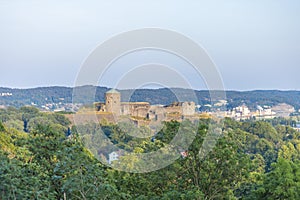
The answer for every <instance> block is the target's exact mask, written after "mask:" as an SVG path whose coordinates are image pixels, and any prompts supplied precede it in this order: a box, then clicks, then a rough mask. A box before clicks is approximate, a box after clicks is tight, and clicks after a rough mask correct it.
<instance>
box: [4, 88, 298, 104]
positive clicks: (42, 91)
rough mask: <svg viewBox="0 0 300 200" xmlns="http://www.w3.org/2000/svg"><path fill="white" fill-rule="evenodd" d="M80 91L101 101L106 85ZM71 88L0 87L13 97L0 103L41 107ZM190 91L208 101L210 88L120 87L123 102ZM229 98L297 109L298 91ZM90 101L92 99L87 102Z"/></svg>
mask: <svg viewBox="0 0 300 200" xmlns="http://www.w3.org/2000/svg"><path fill="white" fill-rule="evenodd" d="M82 88H83V90H85V91H87V93H89V92H93V91H95V98H94V99H93V100H94V101H100V102H104V93H105V92H106V91H108V90H109V88H106V87H95V86H82ZM73 89H74V88H71V87H41V88H31V89H11V88H0V94H2V93H11V94H12V96H0V105H6V106H14V107H18V108H19V107H22V106H25V105H31V104H35V105H36V106H37V107H41V106H42V105H45V104H51V103H59V102H61V103H72V99H73V98H72V95H73ZM191 92H195V94H196V96H197V98H198V99H197V101H198V102H197V103H198V104H200V105H205V104H209V103H211V99H210V95H209V91H206V90H201V91H197V90H195V91H191V90H188V89H179V88H171V89H167V88H161V89H137V90H121V93H122V101H133V102H134V101H147V102H149V103H150V104H163V105H167V104H170V103H172V102H174V101H178V98H177V97H176V95H175V94H178V95H179V96H180V97H181V98H182V100H187V101H191V99H190V98H189V97H190V96H191V95H190V94H191ZM226 97H227V100H228V103H229V104H228V109H230V108H233V107H236V106H239V105H242V104H246V105H247V106H249V107H250V109H256V106H257V105H268V106H273V105H277V104H279V103H287V104H290V105H292V106H294V107H295V108H296V110H298V109H300V91H277V90H257V91H244V92H242V91H226ZM78 100H79V103H80V102H81V103H83V102H85V100H86V96H85V95H84V94H82V96H81V97H80V98H78ZM90 103H91V102H90Z"/></svg>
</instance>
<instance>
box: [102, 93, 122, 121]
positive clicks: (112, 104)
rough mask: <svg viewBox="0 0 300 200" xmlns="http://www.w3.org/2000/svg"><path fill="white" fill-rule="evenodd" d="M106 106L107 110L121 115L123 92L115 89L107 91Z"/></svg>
mask: <svg viewBox="0 0 300 200" xmlns="http://www.w3.org/2000/svg"><path fill="white" fill-rule="evenodd" d="M105 107H106V111H107V112H111V113H113V114H114V115H117V116H119V115H120V114H121V94H120V92H118V91H117V90H115V89H111V90H109V91H107V92H106V93H105Z"/></svg>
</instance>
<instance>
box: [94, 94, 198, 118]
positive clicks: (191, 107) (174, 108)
mask: <svg viewBox="0 0 300 200" xmlns="http://www.w3.org/2000/svg"><path fill="white" fill-rule="evenodd" d="M95 108H96V111H97V112H99V113H111V114H113V115H115V116H121V115H126V116H131V117H136V118H144V119H148V120H160V119H166V118H168V117H169V118H170V117H171V118H172V117H173V118H178V117H179V118H180V117H183V116H193V115H195V114H196V113H195V103H194V102H174V103H172V104H170V105H166V106H162V105H150V103H149V102H121V94H120V92H118V91H117V90H115V89H112V90H109V91H108V92H106V93H105V103H102V102H100V103H95Z"/></svg>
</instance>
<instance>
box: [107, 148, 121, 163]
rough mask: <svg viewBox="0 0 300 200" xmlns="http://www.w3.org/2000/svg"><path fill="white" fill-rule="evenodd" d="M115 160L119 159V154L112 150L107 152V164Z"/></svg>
mask: <svg viewBox="0 0 300 200" xmlns="http://www.w3.org/2000/svg"><path fill="white" fill-rule="evenodd" d="M115 160H119V154H118V153H117V152H115V151H113V152H111V153H110V154H108V164H111V163H112V162H113V161H115Z"/></svg>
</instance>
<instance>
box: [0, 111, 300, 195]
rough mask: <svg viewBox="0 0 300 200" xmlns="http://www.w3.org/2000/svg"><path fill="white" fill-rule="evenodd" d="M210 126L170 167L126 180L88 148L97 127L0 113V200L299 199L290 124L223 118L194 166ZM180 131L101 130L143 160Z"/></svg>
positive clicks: (299, 170) (297, 139) (296, 140)
mask: <svg viewBox="0 0 300 200" xmlns="http://www.w3.org/2000/svg"><path fill="white" fill-rule="evenodd" d="M287 122H288V123H287ZM182 123H187V124H188V125H190V126H193V125H194V122H190V121H186V122H182ZM213 123H214V121H213V120H212V119H199V121H197V128H196V131H195V139H194V140H193V141H192V144H191V145H189V147H188V149H186V154H185V155H184V156H180V157H179V158H178V159H177V160H176V161H175V162H174V163H173V164H171V165H169V166H167V167H165V168H162V169H159V170H155V171H152V172H148V173H129V172H124V171H118V170H115V169H114V168H111V167H108V166H107V165H105V164H103V163H101V162H99V160H98V159H97V158H96V156H95V154H94V153H93V151H94V150H93V149H91V148H87V147H89V143H90V142H91V141H95V140H97V139H99V134H98V126H97V124H93V123H87V124H82V125H78V126H73V125H72V124H71V122H70V121H69V120H68V119H67V118H65V117H64V116H63V115H61V114H57V113H46V112H40V111H39V110H38V109H36V108H33V107H21V108H19V109H16V108H13V107H9V108H7V109H0V160H1V162H0V199H2V200H5V199H166V200H167V199H207V200H208V199H270V200H271V199H295V200H296V199H300V133H299V132H297V131H296V130H295V129H293V128H292V127H291V126H290V124H292V123H293V122H292V121H287V120H283V119H274V120H269V121H244V122H237V121H234V120H232V119H229V118H225V119H223V130H222V133H221V136H220V137H219V138H218V140H217V141H216V143H215V145H214V147H213V149H212V151H210V152H209V153H208V154H207V155H206V156H205V158H200V157H199V150H200V148H201V146H202V145H203V142H204V138H205V137H206V135H207V133H208V129H209V126H210V124H213ZM180 125H181V123H179V122H176V121H170V122H165V123H164V127H163V128H162V129H161V130H160V131H159V132H157V134H156V135H155V138H153V137H146V138H135V137H133V136H130V135H128V134H127V133H126V132H125V131H122V130H124V129H120V127H119V126H120V125H119V124H109V123H107V122H106V123H104V122H102V124H101V128H102V129H103V133H105V135H106V136H107V137H108V138H109V140H111V142H113V143H114V144H115V145H116V146H117V147H119V148H123V149H126V150H128V151H132V152H137V153H146V152H151V151H154V150H157V149H159V148H162V147H164V146H165V145H166V144H168V143H170V141H171V140H172V138H173V137H174V136H175V134H176V133H177V131H178V129H179V128H180ZM187 134H188V130H187ZM99 142H103V141H99ZM97 152H101V153H103V155H106V154H107V153H109V152H103V151H102V150H101V149H100V150H98V151H97ZM124 158H126V156H125V157H124ZM120 159H122V158H120ZM126 161H127V160H125V162H126ZM128 163H129V160H128ZM116 164H118V162H116ZM129 164H131V165H132V164H133V165H135V164H136V165H142V164H143V161H141V160H138V159H137V160H130V163H129Z"/></svg>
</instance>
